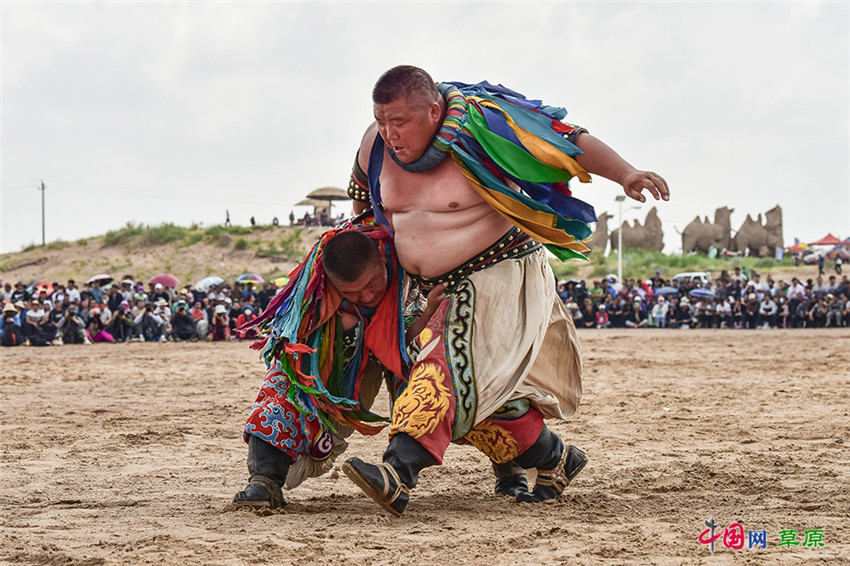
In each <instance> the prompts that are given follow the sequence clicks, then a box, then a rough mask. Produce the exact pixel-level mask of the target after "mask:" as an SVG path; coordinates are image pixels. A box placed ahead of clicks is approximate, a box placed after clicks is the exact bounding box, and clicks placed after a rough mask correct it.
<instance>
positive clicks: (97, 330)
mask: <svg viewBox="0 0 850 566" xmlns="http://www.w3.org/2000/svg"><path fill="white" fill-rule="evenodd" d="M86 330H87V331H88V334H89V340H91V341H92V342H94V343H97V342H114V341H115V339H114V338H113V337H112V334H110V333H109V331H107V330H106V324H104V323H103V319H102V318H100V308H98V307H94V308H93V309H91V310H90V311H89V322H88V324H87V325H86Z"/></svg>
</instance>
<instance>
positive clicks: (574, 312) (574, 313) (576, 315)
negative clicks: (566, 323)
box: [567, 303, 584, 328]
mask: <svg viewBox="0 0 850 566" xmlns="http://www.w3.org/2000/svg"><path fill="white" fill-rule="evenodd" d="M567 312H568V313H570V316H571V317H572V319H573V324H574V325H575V327H576V328H580V327H581V326H582V324H581V323H582V319H583V318H584V315H583V314H582V312H581V309H579V308H578V305H577V304H576V303H570V304H568V305H567Z"/></svg>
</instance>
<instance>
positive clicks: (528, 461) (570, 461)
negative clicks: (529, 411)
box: [514, 425, 587, 503]
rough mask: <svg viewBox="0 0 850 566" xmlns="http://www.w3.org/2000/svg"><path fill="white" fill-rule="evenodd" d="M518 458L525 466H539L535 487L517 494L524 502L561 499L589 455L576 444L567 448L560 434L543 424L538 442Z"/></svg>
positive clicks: (518, 499) (517, 460)
mask: <svg viewBox="0 0 850 566" xmlns="http://www.w3.org/2000/svg"><path fill="white" fill-rule="evenodd" d="M514 462H516V463H517V464H518V465H519V466H522V467H523V468H525V469H530V468H537V481H536V482H535V485H534V490H532V492H531V493H520V494H518V495H517V498H516V500H517V501H520V502H523V503H537V502H540V501H549V500H551V499H557V498H558V496H560V495H561V494H562V493H563V492H564V489H566V487H567V486H568V485H569V484H570V481H572V479H573V478H574V477H576V474H578V473H579V472H580V471H581V469H582V468H584V465H585V464H586V463H587V456H586V455H585V453H584V452H582V451H581V450H579V449H578V448H576V447H575V446H570V447H568V448H565V447H564V443H563V441H561V439H560V438H559V437H558V435H557V434H555V433H554V432H552V431H551V430H549V429H548V428H547V427H546V425H543V430H542V431H541V432H540V436H539V437H537V440H536V441H535V442H534V444H532V445H531V447H530V448H529V449H528V450H526V451H525V452H523V453H522V454H520V455H519V456H517V457H516V458H515V459H514Z"/></svg>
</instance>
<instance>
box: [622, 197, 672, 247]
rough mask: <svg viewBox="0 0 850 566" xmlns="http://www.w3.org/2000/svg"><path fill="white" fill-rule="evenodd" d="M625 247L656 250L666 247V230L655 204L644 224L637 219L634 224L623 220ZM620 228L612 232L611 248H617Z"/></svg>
mask: <svg viewBox="0 0 850 566" xmlns="http://www.w3.org/2000/svg"><path fill="white" fill-rule="evenodd" d="M622 230H623V248H624V249H629V248H641V249H644V250H655V251H657V252H660V251H661V250H663V249H664V230H662V228H661V219H660V218H658V210H657V209H656V208H655V207H654V206H653V207H652V210H650V211H649V213H648V214H647V215H646V220H645V221H644V224H643V226H641V224H640V222H639V221H637V220H635V222H634V226H629V223H628V222H623V226H622ZM619 231H620V228H617V229H616V230H614V231H613V232H611V237H610V238H609V240H610V241H611V249H612V250H616V249H617V243H618V242H617V240H618V237H619Z"/></svg>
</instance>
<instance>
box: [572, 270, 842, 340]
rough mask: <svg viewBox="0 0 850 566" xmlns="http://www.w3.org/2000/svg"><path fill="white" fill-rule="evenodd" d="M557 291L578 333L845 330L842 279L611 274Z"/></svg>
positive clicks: (742, 273) (737, 273)
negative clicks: (648, 329)
mask: <svg viewBox="0 0 850 566" xmlns="http://www.w3.org/2000/svg"><path fill="white" fill-rule="evenodd" d="M558 292H559V293H560V296H561V298H562V299H563V300H564V303H565V305H566V307H567V310H568V311H569V312H570V314H571V315H572V317H573V321H574V322H575V325H576V327H578V328H645V327H654V328H819V327H844V326H850V281H848V279H847V275H841V276H838V275H829V276H828V277H826V278H825V277H823V276H821V275H818V277H817V278H816V279H814V280H812V279H807V280H806V281H805V282H802V281H800V280H799V279H798V278H797V277H793V278H792V279H791V281H790V282H788V281H784V280H783V281H775V280H774V279H773V278H772V277H771V276H770V275H767V276H765V277H764V278H762V277H761V276H760V275H759V274H758V273H755V272H747V270H743V271H742V270H741V268H737V267H736V268H735V269H734V272H733V273H729V272H727V271H723V272H722V274H721V275H720V277H718V278H716V279H714V280H713V281H712V280H710V279H706V280H702V278H698V277H689V276H688V277H683V278H681V279H678V280H676V279H671V280H666V279H663V278H662V277H661V275H660V272H659V271H657V270H656V272H655V276H654V277H652V278H651V279H646V280H637V281H636V280H634V279H625V278H624V280H623V281H622V282H620V281H618V280H617V277H616V276H614V275H609V276H607V277H606V278H605V279H604V280H597V281H593V285H592V286H591V287H590V288H588V286H587V285H586V283H585V282H584V281H576V280H569V281H560V282H559V283H558Z"/></svg>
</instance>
